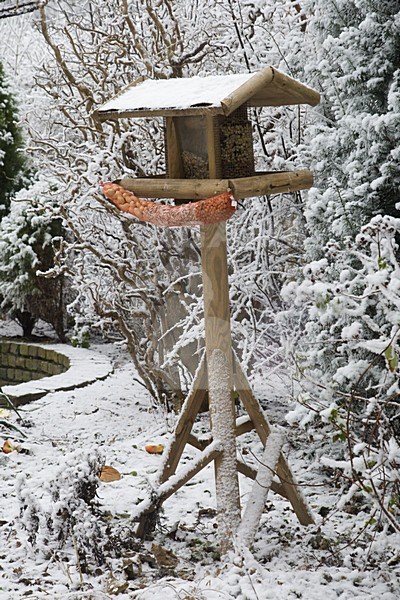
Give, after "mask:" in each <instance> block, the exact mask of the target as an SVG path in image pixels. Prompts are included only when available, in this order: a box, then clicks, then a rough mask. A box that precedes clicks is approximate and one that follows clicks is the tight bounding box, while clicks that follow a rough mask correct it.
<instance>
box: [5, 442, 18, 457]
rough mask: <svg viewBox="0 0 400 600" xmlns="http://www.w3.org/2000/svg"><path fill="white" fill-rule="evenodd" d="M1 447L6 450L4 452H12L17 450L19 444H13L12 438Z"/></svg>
mask: <svg viewBox="0 0 400 600" xmlns="http://www.w3.org/2000/svg"><path fill="white" fill-rule="evenodd" d="M1 449H2V451H3V452H4V454H10V452H14V450H17V446H14V444H12V443H11V442H10V440H6V441H5V442H4V444H3V446H2V448H1Z"/></svg>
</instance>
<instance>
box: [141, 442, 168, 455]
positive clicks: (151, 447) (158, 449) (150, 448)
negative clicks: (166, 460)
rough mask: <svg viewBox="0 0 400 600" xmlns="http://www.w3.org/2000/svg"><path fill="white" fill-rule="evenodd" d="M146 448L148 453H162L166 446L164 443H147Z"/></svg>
mask: <svg viewBox="0 0 400 600" xmlns="http://www.w3.org/2000/svg"><path fill="white" fill-rule="evenodd" d="M144 449H145V450H146V452H148V454H162V453H163V452H164V446H163V445H162V444H146V446H145V447H144Z"/></svg>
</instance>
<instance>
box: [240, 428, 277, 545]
mask: <svg viewBox="0 0 400 600" xmlns="http://www.w3.org/2000/svg"><path fill="white" fill-rule="evenodd" d="M284 443H285V432H284V430H283V428H282V427H277V426H275V427H273V428H271V433H270V435H269V437H268V439H267V443H266V444H265V448H264V453H263V457H262V459H261V463H260V467H259V469H258V474H257V478H256V480H255V481H254V484H253V487H252V490H251V493H250V497H249V499H248V501H247V505H246V509H245V511H244V514H243V518H242V522H241V523H240V527H239V529H238V541H239V542H240V543H242V544H244V545H245V546H250V545H251V544H252V542H253V541H254V537H255V535H256V531H257V528H258V525H259V523H260V519H261V515H262V513H263V511H264V507H265V502H266V500H267V496H268V492H269V489H270V487H271V484H272V479H273V477H274V474H275V469H276V465H277V464H278V460H279V455H280V453H281V450H282V446H283V444H284Z"/></svg>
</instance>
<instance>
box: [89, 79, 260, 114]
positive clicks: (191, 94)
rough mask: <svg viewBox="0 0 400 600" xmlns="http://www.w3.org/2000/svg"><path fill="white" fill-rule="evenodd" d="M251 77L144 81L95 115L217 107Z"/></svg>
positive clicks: (101, 108) (117, 97)
mask: <svg viewBox="0 0 400 600" xmlns="http://www.w3.org/2000/svg"><path fill="white" fill-rule="evenodd" d="M251 77H252V74H251V73H250V74H249V73H243V74H237V75H221V76H219V75H210V76H208V77H199V76H195V77H191V78H190V79H189V78H186V79H174V78H172V79H165V80H148V81H144V82H143V83H140V84H139V85H135V86H132V87H128V89H127V90H126V91H124V92H122V93H121V94H120V95H118V96H116V97H115V98H113V99H112V100H110V101H109V102H106V103H105V104H103V105H102V106H101V107H100V108H99V109H98V112H100V113H102V112H105V111H110V110H115V111H121V112H123V111H127V110H146V109H147V110H158V109H175V108H176V109H185V108H193V107H195V106H203V105H206V106H214V107H219V106H220V105H221V101H222V100H224V98H226V97H227V96H229V94H231V93H232V92H233V91H234V90H236V89H237V88H238V87H240V86H241V85H242V84H243V83H245V82H246V81H248V80H249V79H250V78H251Z"/></svg>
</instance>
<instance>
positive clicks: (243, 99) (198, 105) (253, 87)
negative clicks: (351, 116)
mask: <svg viewBox="0 0 400 600" xmlns="http://www.w3.org/2000/svg"><path fill="white" fill-rule="evenodd" d="M318 102H319V94H318V92H316V91H314V90H312V89H310V88H309V87H307V86H305V85H303V84H301V83H299V82H298V81H296V80H294V79H292V78H291V77H288V76H287V75H285V74H283V73H281V72H280V71H278V70H276V69H274V68H273V67H266V68H264V69H263V70H261V71H260V72H259V73H255V74H238V75H223V76H217V75H215V76H208V77H191V78H187V79H162V80H146V79H143V78H141V79H139V80H136V81H135V82H134V83H132V84H131V85H129V86H127V87H126V88H125V89H124V90H122V91H121V92H120V93H119V94H118V95H117V96H116V97H115V98H113V99H112V100H110V101H109V102H106V103H105V104H104V105H102V106H101V107H100V108H98V109H97V110H96V111H95V115H97V117H98V118H99V119H100V120H102V121H105V120H119V119H124V118H129V119H134V118H149V117H163V119H164V131H165V159H166V161H165V162H166V167H167V172H166V173H165V175H164V177H152V176H151V175H149V176H148V177H145V178H124V179H122V181H121V182H120V183H121V185H122V186H123V187H124V188H125V189H127V190H130V191H133V192H135V194H137V195H138V196H148V197H150V198H175V199H176V200H178V201H179V200H181V199H185V200H187V199H188V198H189V199H192V200H199V199H203V198H208V197H209V196H212V195H213V194H220V193H223V192H225V191H226V190H227V189H228V188H229V189H230V190H231V191H232V193H233V194H234V196H235V197H236V198H250V197H254V196H261V195H264V194H272V193H281V192H294V191H298V190H302V189H308V188H309V187H311V185H312V173H311V172H310V171H308V170H301V171H283V172H278V173H271V172H255V170H254V148H253V137H252V126H251V123H250V121H249V118H248V109H249V108H251V107H263V106H282V105H293V104H309V105H311V106H314V105H316V104H318Z"/></svg>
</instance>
